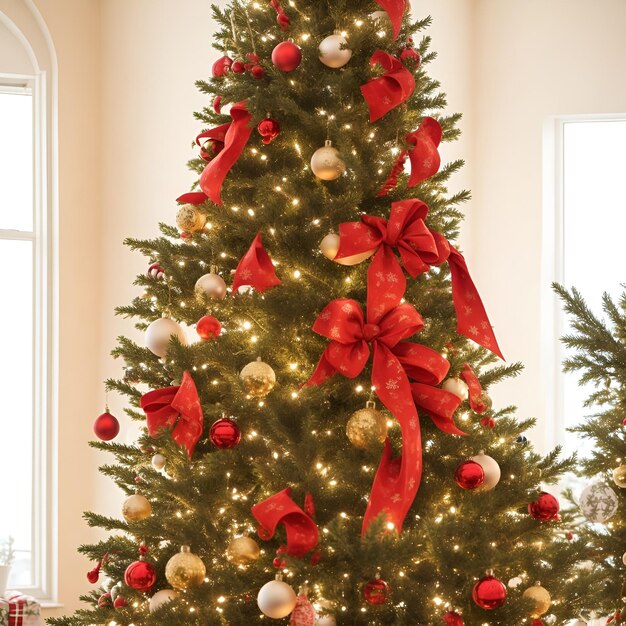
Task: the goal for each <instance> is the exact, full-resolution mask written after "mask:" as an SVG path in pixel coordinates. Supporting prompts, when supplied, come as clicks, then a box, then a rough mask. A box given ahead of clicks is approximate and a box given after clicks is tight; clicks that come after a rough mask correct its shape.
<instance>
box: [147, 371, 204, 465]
mask: <svg viewBox="0 0 626 626" xmlns="http://www.w3.org/2000/svg"><path fill="white" fill-rule="evenodd" d="M140 405H141V408H142V409H143V410H144V412H145V414H146V418H147V424H148V433H149V434H150V437H153V438H157V437H160V436H161V435H162V434H163V432H164V431H166V430H171V431H172V439H173V440H174V441H175V442H176V443H177V444H178V445H179V446H184V447H185V448H187V454H188V455H189V458H191V457H192V455H193V451H194V448H195V447H196V443H198V440H199V439H200V437H201V436H202V429H203V425H204V417H203V414H202V405H201V404H200V398H199V397H198V390H197V389H196V385H195V383H194V382H193V378H192V377H191V375H190V374H189V372H185V373H184V374H183V380H182V383H181V385H180V386H178V387H165V388H163V389H155V390H154V391H149V392H148V393H146V394H145V395H143V396H142V397H141V400H140Z"/></svg>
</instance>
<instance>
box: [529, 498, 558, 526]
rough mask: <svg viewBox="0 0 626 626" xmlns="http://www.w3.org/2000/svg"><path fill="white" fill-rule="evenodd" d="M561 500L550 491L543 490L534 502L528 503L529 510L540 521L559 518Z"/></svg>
mask: <svg viewBox="0 0 626 626" xmlns="http://www.w3.org/2000/svg"><path fill="white" fill-rule="evenodd" d="M560 508H561V507H560V506H559V501H558V500H557V499H556V498H555V497H554V496H553V495H552V494H550V493H546V492H545V491H542V492H541V493H540V494H539V497H538V498H537V500H535V501H534V502H531V503H530V504H529V505H528V512H529V513H530V514H531V515H532V517H534V518H535V519H536V520H539V521H540V522H551V521H554V520H557V519H559V509H560Z"/></svg>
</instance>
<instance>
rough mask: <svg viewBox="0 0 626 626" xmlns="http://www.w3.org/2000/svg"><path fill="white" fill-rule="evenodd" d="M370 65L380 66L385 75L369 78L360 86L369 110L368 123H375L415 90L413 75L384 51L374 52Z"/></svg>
mask: <svg viewBox="0 0 626 626" xmlns="http://www.w3.org/2000/svg"><path fill="white" fill-rule="evenodd" d="M370 65H371V66H374V65H380V66H381V67H382V68H383V70H385V74H384V75H383V76H379V77H377V78H371V79H370V80H369V81H368V82H366V83H365V84H364V85H361V93H362V94H363V97H364V98H365V101H366V102H367V105H368V106H369V110H370V122H375V121H376V120H378V119H380V118H381V117H383V116H384V115H386V114H387V113H389V111H391V110H392V109H394V108H395V107H397V106H398V105H399V104H402V103H403V102H405V101H406V100H408V99H409V98H410V97H411V94H412V93H413V90H414V89H415V79H414V78H413V74H412V73H411V72H410V71H409V70H408V69H407V68H406V67H405V65H404V63H402V61H400V60H399V59H396V57H394V56H391V55H390V54H389V53H388V52H385V51H384V50H376V52H374V54H373V55H372V58H371V59H370Z"/></svg>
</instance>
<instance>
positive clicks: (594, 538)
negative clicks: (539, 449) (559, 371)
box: [555, 285, 626, 624]
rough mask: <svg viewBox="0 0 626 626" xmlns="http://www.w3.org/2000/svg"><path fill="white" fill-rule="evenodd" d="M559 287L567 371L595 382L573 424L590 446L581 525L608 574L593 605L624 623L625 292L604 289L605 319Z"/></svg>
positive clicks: (584, 381)
mask: <svg viewBox="0 0 626 626" xmlns="http://www.w3.org/2000/svg"><path fill="white" fill-rule="evenodd" d="M555 289H556V290H557V293H558V294H559V295H560V296H561V298H562V299H563V301H564V303H565V310H566V312H567V313H568V315H569V317H570V326H571V331H570V332H569V334H567V335H566V336H565V337H564V338H563V342H564V343H565V345H566V346H567V348H568V349H569V350H570V353H569V356H568V358H567V359H566V361H565V364H564V365H565V371H567V372H580V381H581V383H582V384H586V385H589V387H590V389H591V391H590V395H589V397H588V399H587V401H586V406H587V407H588V408H589V410H590V411H593V413H592V414H590V415H589V416H588V417H586V418H585V420H584V422H583V423H582V424H580V425H579V426H576V427H575V428H573V429H572V431H573V432H575V433H576V434H577V435H578V436H579V437H581V438H582V440H583V442H585V448H586V449H587V454H586V455H585V456H584V458H582V459H581V473H582V474H583V476H585V477H586V478H587V479H588V480H589V484H588V485H587V486H586V487H585V488H584V489H583V491H582V493H581V494H580V497H579V502H578V503H579V506H580V512H581V514H582V516H583V517H584V518H586V520H587V522H588V523H587V524H585V525H581V526H580V532H581V535H582V537H583V539H585V540H586V541H587V542H588V544H589V546H590V548H591V550H590V555H591V557H592V559H593V561H595V563H596V564H597V565H598V566H599V567H600V568H601V571H602V578H603V580H602V581H601V583H602V584H601V585H600V586H599V589H601V591H602V593H601V594H600V595H599V602H600V603H599V605H598V606H597V607H591V608H595V609H597V611H598V612H605V613H606V612H610V613H611V615H612V616H613V620H612V621H614V622H616V623H618V624H619V623H622V622H623V621H624V619H626V606H625V605H626V600H625V598H624V596H625V595H626V588H625V584H626V578H625V572H626V495H625V494H626V492H625V491H624V489H626V438H625V437H624V426H626V294H623V295H622V296H621V298H620V299H619V301H618V302H615V301H614V300H613V299H612V298H611V297H610V296H609V295H608V294H604V297H603V300H602V309H603V311H604V314H605V317H604V318H603V317H600V316H598V315H596V314H595V313H594V312H593V311H592V310H591V309H590V308H589V306H588V305H587V304H586V303H585V300H584V298H583V297H582V295H581V294H580V293H579V292H578V291H577V290H576V289H572V290H571V291H568V290H566V289H564V288H563V287H560V286H558V285H556V286H555ZM622 616H623V617H622Z"/></svg>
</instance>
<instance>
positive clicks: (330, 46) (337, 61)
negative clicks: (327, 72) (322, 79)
mask: <svg viewBox="0 0 626 626" xmlns="http://www.w3.org/2000/svg"><path fill="white" fill-rule="evenodd" d="M347 45H348V42H347V40H346V38H345V37H343V36H342V34H341V33H340V32H338V31H335V33H334V34H333V35H329V36H328V37H326V39H323V40H322V42H321V43H320V45H319V51H320V61H321V62H322V63H323V64H324V65H326V67H332V68H334V69H338V68H340V67H343V66H344V65H345V64H346V63H347V62H348V61H349V60H350V59H351V58H352V50H350V48H346V47H344V46H347Z"/></svg>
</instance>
